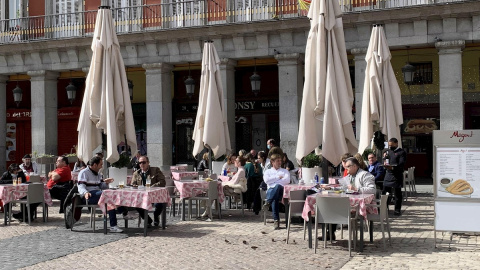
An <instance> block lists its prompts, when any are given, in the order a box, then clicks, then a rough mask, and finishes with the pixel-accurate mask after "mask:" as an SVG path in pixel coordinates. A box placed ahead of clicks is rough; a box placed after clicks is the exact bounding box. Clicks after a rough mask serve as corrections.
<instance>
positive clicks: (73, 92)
mask: <svg viewBox="0 0 480 270" xmlns="http://www.w3.org/2000/svg"><path fill="white" fill-rule="evenodd" d="M65 90H66V91H67V98H68V100H69V101H70V104H72V103H73V102H74V101H75V98H76V97H77V87H76V86H75V84H74V83H73V79H72V71H71V70H70V83H69V84H68V85H67V87H65Z"/></svg>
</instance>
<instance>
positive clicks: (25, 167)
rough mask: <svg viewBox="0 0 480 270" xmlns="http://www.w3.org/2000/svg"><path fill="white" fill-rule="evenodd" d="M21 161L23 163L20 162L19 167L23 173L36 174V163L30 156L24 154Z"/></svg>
mask: <svg viewBox="0 0 480 270" xmlns="http://www.w3.org/2000/svg"><path fill="white" fill-rule="evenodd" d="M22 161H23V163H22V164H20V169H22V171H23V173H25V174H27V173H32V174H38V169H37V163H36V162H32V156H30V155H29V154H26V155H25V156H23V158H22Z"/></svg>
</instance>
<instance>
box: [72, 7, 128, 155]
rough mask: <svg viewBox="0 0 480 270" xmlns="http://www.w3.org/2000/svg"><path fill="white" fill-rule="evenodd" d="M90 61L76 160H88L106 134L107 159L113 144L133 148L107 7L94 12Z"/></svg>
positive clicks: (125, 84) (122, 72) (124, 88)
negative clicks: (102, 134)
mask: <svg viewBox="0 0 480 270" xmlns="http://www.w3.org/2000/svg"><path fill="white" fill-rule="evenodd" d="M91 49H92V52H93V54H92V60H91V62H90V70H89V72H88V75H87V80H86V83H85V84H86V86H85V94H84V97H83V102H82V110H81V112H80V119H79V123H78V128H77V130H78V149H77V155H78V157H79V158H80V159H82V160H84V161H88V160H89V159H90V158H92V156H93V151H94V149H95V148H97V147H98V146H99V145H100V144H102V136H101V132H104V133H105V134H106V146H107V155H106V159H107V161H108V162H110V163H113V162H115V161H117V160H118V159H119V154H118V151H117V145H118V144H120V143H121V142H125V143H127V144H128V145H129V146H130V147H131V149H137V142H136V135H135V126H134V122H133V114H132V107H131V104H130V94H129V91H128V82H127V75H126V73H125V66H124V64H123V59H122V55H121V54H120V46H119V43H118V39H117V35H116V33H115V26H114V23H113V19H112V12H111V10H110V7H106V6H101V7H100V8H99V10H98V13H97V20H96V23H95V32H94V34H93V41H92V46H91Z"/></svg>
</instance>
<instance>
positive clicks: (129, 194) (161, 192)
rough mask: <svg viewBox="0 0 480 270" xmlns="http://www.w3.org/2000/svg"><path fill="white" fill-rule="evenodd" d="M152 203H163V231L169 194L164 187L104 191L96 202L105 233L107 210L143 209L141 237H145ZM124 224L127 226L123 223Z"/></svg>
mask: <svg viewBox="0 0 480 270" xmlns="http://www.w3.org/2000/svg"><path fill="white" fill-rule="evenodd" d="M153 203H165V205H164V207H163V211H162V229H165V222H166V218H167V215H166V205H169V204H170V194H169V193H168V189H167V188H164V187H151V188H139V189H133V188H131V187H126V188H123V189H105V190H103V192H102V196H100V199H99V200H98V205H99V207H100V209H102V212H103V229H104V233H105V234H106V233H107V209H108V210H111V209H114V208H115V207H116V206H126V207H135V208H143V209H145V210H147V211H145V216H144V219H143V220H144V222H143V224H144V227H143V236H147V222H145V220H148V211H151V210H152V209H153V207H152V204H153ZM125 224H127V223H126V222H125Z"/></svg>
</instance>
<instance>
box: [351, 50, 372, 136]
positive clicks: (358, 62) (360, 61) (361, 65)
mask: <svg viewBox="0 0 480 270" xmlns="http://www.w3.org/2000/svg"><path fill="white" fill-rule="evenodd" d="M367 49H368V48H354V49H352V50H351V53H352V54H353V55H354V61H355V85H352V87H353V88H355V136H356V138H357V141H358V140H360V126H361V125H360V124H361V121H362V100H363V86H364V84H365V69H366V68H367V61H365V56H366V55H367Z"/></svg>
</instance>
